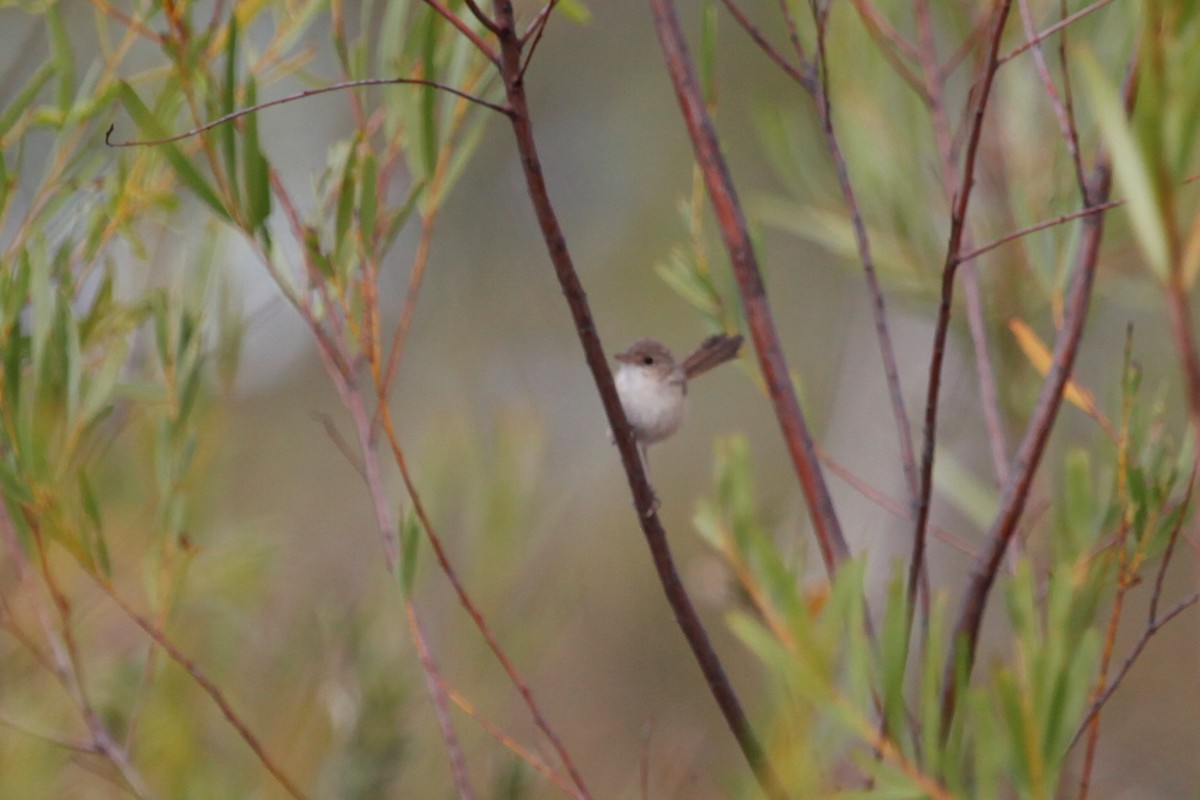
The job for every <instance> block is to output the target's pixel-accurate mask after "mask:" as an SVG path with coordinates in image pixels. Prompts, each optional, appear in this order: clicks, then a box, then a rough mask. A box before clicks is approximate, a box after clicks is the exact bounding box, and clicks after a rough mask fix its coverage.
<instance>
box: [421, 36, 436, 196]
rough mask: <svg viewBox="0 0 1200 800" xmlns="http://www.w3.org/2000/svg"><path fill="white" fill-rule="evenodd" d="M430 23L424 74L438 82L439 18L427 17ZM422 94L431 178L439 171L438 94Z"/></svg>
mask: <svg viewBox="0 0 1200 800" xmlns="http://www.w3.org/2000/svg"><path fill="white" fill-rule="evenodd" d="M426 20H428V23H427V24H426V26H425V29H424V31H423V34H424V36H423V37H422V40H421V43H422V48H421V62H422V68H423V69H422V74H423V75H424V76H425V77H426V78H427V79H429V80H437V78H438V69H437V60H436V54H437V46H438V44H437V38H438V37H437V34H438V28H439V24H438V23H439V21H440V20H439V18H438V17H435V16H434V15H432V14H430V15H427V16H426ZM417 91H418V92H420V93H421V156H422V158H423V160H424V169H425V175H426V176H427V177H428V176H431V175H433V173H434V171H435V170H436V169H437V157H438V123H437V101H438V92H437V90H436V89H434V88H433V87H432V86H425V87H422V88H420V89H418V90H417Z"/></svg>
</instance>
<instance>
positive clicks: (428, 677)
mask: <svg viewBox="0 0 1200 800" xmlns="http://www.w3.org/2000/svg"><path fill="white" fill-rule="evenodd" d="M404 610H405V612H406V615H407V617H408V628H409V631H410V632H411V633H412V638H413V643H414V644H415V645H416V646H417V657H418V658H419V659H420V660H421V667H422V669H423V671H424V673H425V685H426V687H427V688H428V689H429V699H430V702H432V703H433V711H434V716H436V717H437V721H438V728H439V729H440V730H441V733H442V742H443V743H444V744H445V746H446V754H447V755H448V756H449V757H450V774H451V775H452V776H453V779H454V788H455V790H456V791H457V792H458V796H459V798H461V800H473V798H474V797H475V790H474V789H472V788H471V778H470V776H469V775H468V774H467V762H466V760H465V759H464V758H463V752H462V746H461V745H460V744H459V743H458V736H457V735H456V734H455V733H454V723H453V722H451V721H450V709H449V708H448V707H447V706H446V690H445V686H444V684H443V683H442V678H441V675H440V674H439V673H438V668H437V663H436V662H434V660H433V653H431V652H430V650H429V644H428V642H427V641H426V639H427V638H428V637H427V636H426V635H425V630H424V628H423V627H422V626H421V621H420V620H419V619H418V618H417V612H416V609H415V608H413V604H412V601H411V600H408V601H406V602H405V604H404Z"/></svg>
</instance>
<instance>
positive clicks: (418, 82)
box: [104, 78, 512, 147]
mask: <svg viewBox="0 0 1200 800" xmlns="http://www.w3.org/2000/svg"><path fill="white" fill-rule="evenodd" d="M402 84H411V85H414V86H428V87H431V88H433V89H440V90H441V91H443V92H449V93H450V94H452V95H456V96H458V97H461V98H463V99H464V100H469V101H470V102H472V103H475V104H476V105H480V106H483V107H484V108H489V109H491V110H492V111H495V112H496V113H498V114H503V115H504V116H506V117H507V116H510V115H511V114H512V109H511V108H508V107H507V106H502V105H498V104H496V103H492V102H489V101H487V100H484V99H483V98H481V97H476V96H475V95H472V94H468V93H466V92H464V91H462V90H460V89H455V88H454V87H453V86H447V85H445V84H444V83H438V82H437V81H427V80H425V79H424V78H363V79H362V80H357V81H342V82H341V83H334V84H331V85H329V86H321V87H318V88H316V89H305V90H304V91H302V92H295V93H293V94H289V95H286V96H284V97H277V98H275V99H274V100H267V101H265V102H262V103H255V104H254V105H252V106H248V107H247V108H241V109H238V110H237V111H234V112H232V113H229V114H226V115H225V116H223V117H217V118H216V119H214V120H212V121H210V122H206V123H204V124H203V125H201V126H200V127H198V128H193V129H192V130H190V131H185V132H184V133H177V134H175V135H174V136H166V137H164V138H162V139H131V140H129V141H125V142H114V141H113V140H112V132H113V129H114V128H115V127H116V126H115V125H109V126H108V130H107V131H106V132H105V134H104V143H105V144H106V145H108V146H109V147H151V146H153V145H160V144H170V143H171V142H178V141H180V140H181V139H189V138H191V137H193V136H199V135H200V134H202V133H204V132H205V131H209V130H212V129H213V128H216V127H217V126H219V125H224V124H225V123H227V122H233V121H234V120H235V119H239V118H240V117H244V116H246V115H248V114H253V113H255V112H258V111H262V110H263V109H267V108H270V107H272V106H279V105H283V104H284V103H293V102H295V101H297V100H304V99H306V98H309V97H316V96H317V95H319V94H328V93H329V92H340V91H342V90H344V89H359V88H362V87H364V86H390V85H402Z"/></svg>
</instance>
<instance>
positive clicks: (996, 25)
mask: <svg viewBox="0 0 1200 800" xmlns="http://www.w3.org/2000/svg"><path fill="white" fill-rule="evenodd" d="M1011 7H1012V0H998V2H997V4H996V8H995V11H994V12H993V21H992V30H991V34H990V41H989V45H988V55H987V61H986V62H985V63H984V66H983V78H982V80H981V82H980V84H979V92H978V96H977V97H976V100H975V109H974V113H973V115H972V122H971V127H970V133H969V135H968V139H967V150H966V153H965V154H964V157H963V168H962V172H961V180H960V183H959V187H958V189H957V191H956V193H955V196H954V199H953V202H952V206H951V208H952V211H951V216H950V241H949V243H948V244H947V246H946V261H945V264H944V265H943V267H942V292H941V303H940V304H939V306H938V315H937V322H936V327H935V328H934V337H933V348H932V351H931V354H930V364H929V385H928V391H927V394H926V399H925V433H924V445H923V447H922V451H921V484H920V492H919V496H918V499H917V514H916V517H917V519H916V523H915V524H914V526H913V551H912V559H911V561H910V562H909V573H908V597H909V600H908V602H909V608H910V614H911V609H912V607H913V603H914V602H915V598H916V590H917V584H918V580H919V578H920V575H921V574H922V573H923V572H924V570H925V536H926V531H925V528H926V525H927V523H928V521H929V505H930V500H931V497H932V493H933V458H934V451H935V445H936V440H937V414H938V398H939V395H940V393H941V383H942V367H943V365H944V362H945V356H946V338H947V335H948V334H949V330H950V312H951V309H952V301H953V298H954V276H955V273H956V272H957V269H958V266H959V264H961V258H960V257H959V252H960V248H961V245H962V237H963V233H964V231H965V229H966V215H967V208H968V204H969V202H970V199H971V189H972V187H973V186H974V183H975V164H976V158H975V157H976V154H977V152H978V150H979V141H980V138H981V137H982V135H983V119H984V112H985V111H986V110H987V106H988V100H989V98H990V96H991V88H992V82H993V79H994V78H995V75H996V67H997V62H996V52H997V50H998V49H999V47H1000V39H1001V37H1002V35H1003V33H1004V27H1005V22H1006V21H1007V20H1008V12H1009V10H1010V8H1011Z"/></svg>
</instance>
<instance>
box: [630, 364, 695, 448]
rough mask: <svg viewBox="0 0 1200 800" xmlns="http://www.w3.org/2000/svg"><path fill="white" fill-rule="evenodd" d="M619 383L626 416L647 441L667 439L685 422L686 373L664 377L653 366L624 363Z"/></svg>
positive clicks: (641, 437)
mask: <svg viewBox="0 0 1200 800" xmlns="http://www.w3.org/2000/svg"><path fill="white" fill-rule="evenodd" d="M616 384H617V394H618V395H619V396H620V398H621V406H622V407H623V408H624V409H625V416H626V418H628V420H629V424H630V425H632V426H633V430H634V433H635V434H637V438H638V439H639V440H640V441H641V442H643V443H644V444H653V443H654V442H660V441H662V440H663V439H666V438H667V437H668V436H670V435H671V434H673V433H675V431H677V430H679V426H680V425H682V424H683V417H684V413H685V411H686V408H687V403H686V397H685V392H684V387H685V382H684V379H683V377H682V375H680V376H679V378H678V379H677V380H662V379H661V378H659V377H658V375H656V374H654V373H653V372H652V371H651V370H649V369H645V368H643V367H640V366H636V365H631V364H623V365H622V366H621V368H620V369H618V370H617V375H616Z"/></svg>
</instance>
